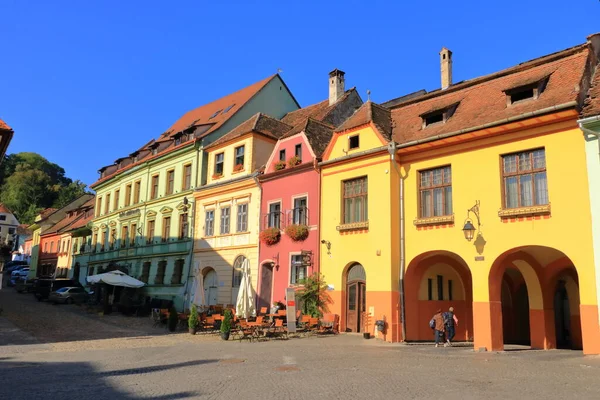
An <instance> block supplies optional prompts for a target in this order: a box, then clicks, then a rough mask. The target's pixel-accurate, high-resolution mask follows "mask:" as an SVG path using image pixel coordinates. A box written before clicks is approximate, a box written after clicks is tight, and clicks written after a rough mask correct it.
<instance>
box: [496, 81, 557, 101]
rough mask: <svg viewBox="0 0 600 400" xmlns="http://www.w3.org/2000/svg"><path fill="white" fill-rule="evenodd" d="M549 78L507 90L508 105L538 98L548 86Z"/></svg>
mask: <svg viewBox="0 0 600 400" xmlns="http://www.w3.org/2000/svg"><path fill="white" fill-rule="evenodd" d="M548 78H549V77H548V76H547V77H545V78H543V79H541V80H539V81H537V82H534V83H530V84H528V85H523V86H519V87H516V88H513V89H509V90H506V106H507V107H509V106H511V105H513V104H516V103H520V102H523V101H527V100H536V99H538V98H539V97H540V95H541V94H542V92H543V91H544V89H545V88H546V84H547V83H548Z"/></svg>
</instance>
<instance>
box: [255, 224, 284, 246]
mask: <svg viewBox="0 0 600 400" xmlns="http://www.w3.org/2000/svg"><path fill="white" fill-rule="evenodd" d="M280 238H281V232H280V231H279V228H267V229H265V230H263V231H262V232H261V233H260V240H262V241H263V242H264V243H265V244H266V245H267V246H273V245H274V244H276V243H277V242H279V239H280Z"/></svg>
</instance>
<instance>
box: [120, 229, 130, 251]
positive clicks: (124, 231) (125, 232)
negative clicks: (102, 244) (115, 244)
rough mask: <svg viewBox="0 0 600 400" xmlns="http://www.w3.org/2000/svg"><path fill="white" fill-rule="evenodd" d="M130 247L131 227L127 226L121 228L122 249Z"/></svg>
mask: <svg viewBox="0 0 600 400" xmlns="http://www.w3.org/2000/svg"><path fill="white" fill-rule="evenodd" d="M127 246H129V227H128V226H127V225H125V226H123V227H121V247H127Z"/></svg>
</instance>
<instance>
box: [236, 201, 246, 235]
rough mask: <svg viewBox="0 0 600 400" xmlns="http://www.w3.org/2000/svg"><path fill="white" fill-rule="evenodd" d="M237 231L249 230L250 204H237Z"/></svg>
mask: <svg viewBox="0 0 600 400" xmlns="http://www.w3.org/2000/svg"><path fill="white" fill-rule="evenodd" d="M237 231H238V232H247V231H248V204H238V206H237Z"/></svg>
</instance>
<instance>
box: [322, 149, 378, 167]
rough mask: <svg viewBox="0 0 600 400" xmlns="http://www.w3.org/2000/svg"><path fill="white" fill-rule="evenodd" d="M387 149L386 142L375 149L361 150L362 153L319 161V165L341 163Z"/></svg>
mask: <svg viewBox="0 0 600 400" xmlns="http://www.w3.org/2000/svg"><path fill="white" fill-rule="evenodd" d="M387 149H388V145H387V144H386V145H385V146H381V147H376V148H374V149H370V150H365V151H361V152H360V153H354V154H352V155H349V156H344V157H340V158H335V159H333V160H328V161H321V162H320V163H319V166H320V167H322V166H324V165H330V164H335V163H339V162H342V161H346V160H350V159H353V158H357V157H362V156H368V155H371V154H375V153H382V152H385V151H387Z"/></svg>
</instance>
